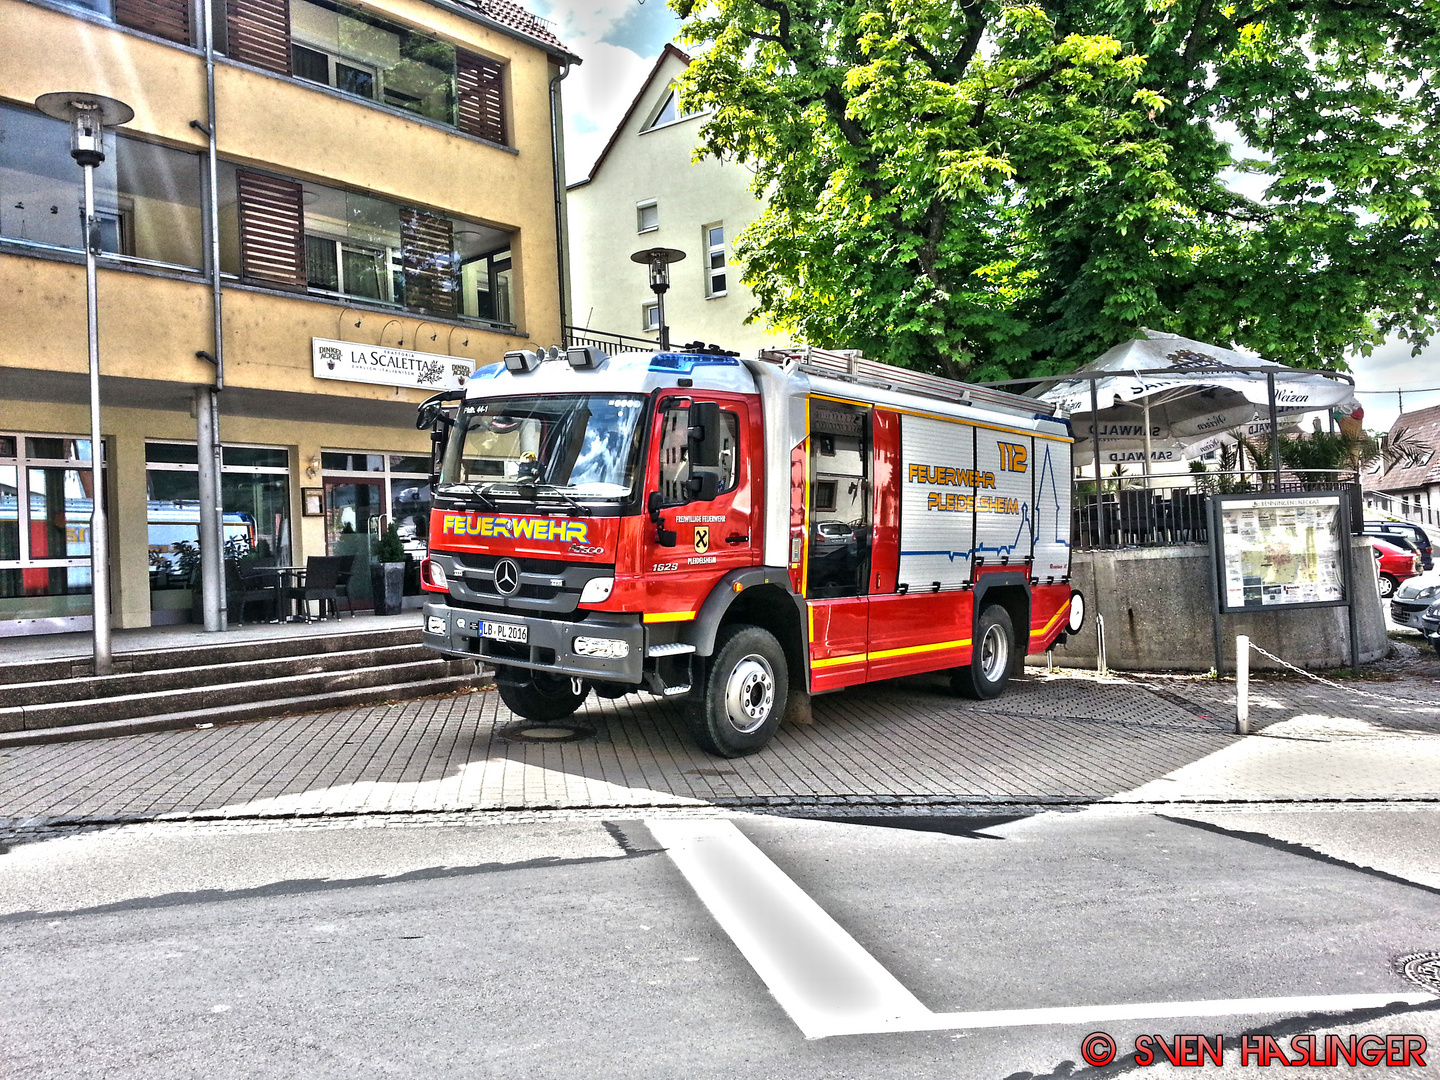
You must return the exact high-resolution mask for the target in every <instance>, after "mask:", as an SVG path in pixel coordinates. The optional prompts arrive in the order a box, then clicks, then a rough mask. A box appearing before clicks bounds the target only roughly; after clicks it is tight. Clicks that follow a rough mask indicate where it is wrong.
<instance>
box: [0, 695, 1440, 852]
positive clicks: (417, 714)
mask: <svg viewBox="0 0 1440 1080" xmlns="http://www.w3.org/2000/svg"><path fill="white" fill-rule="evenodd" d="M1363 688H1364V689H1365V690H1366V691H1367V692H1370V693H1382V694H1383V695H1384V698H1383V699H1376V698H1363V697H1359V696H1356V695H1352V694H1347V693H1344V692H1342V691H1337V690H1334V689H1331V688H1328V687H1324V686H1318V685H1311V684H1301V683H1299V682H1297V681H1294V680H1282V679H1274V680H1261V681H1257V682H1255V683H1254V684H1253V695H1254V696H1253V704H1252V717H1253V723H1254V725H1255V727H1256V728H1257V729H1258V730H1259V734H1258V735H1254V736H1251V737H1249V738H1243V739H1242V738H1238V737H1236V736H1235V735H1234V734H1233V725H1234V721H1233V716H1234V712H1233V700H1234V698H1233V695H1234V687H1233V684H1231V683H1216V682H1214V681H1213V680H1204V679H1193V678H1155V677H1149V678H1137V677H1123V678H1122V677H1117V678H1109V679H1099V678H1096V677H1095V676H1094V675H1093V674H1087V673H1078V672H1075V671H1068V672H1057V673H1045V672H1043V671H1035V670H1033V669H1032V672H1031V674H1029V675H1027V676H1026V677H1025V678H1023V679H1020V680H1018V681H1017V682H1016V683H1015V684H1013V685H1012V686H1011V687H1010V689H1009V690H1007V692H1006V693H1005V695H1004V696H1003V697H1001V698H1000V699H998V700H996V701H992V702H970V701H963V700H960V699H957V698H954V697H952V696H950V695H949V694H948V692H946V691H945V689H944V688H943V686H942V684H940V683H938V682H930V681H927V680H902V681H897V682H890V683H881V684H877V685H873V686H869V687H861V688H856V689H854V690H850V691H846V692H843V693H839V694H832V695H826V696H823V697H819V698H816V699H815V703H814V705H815V708H814V712H815V723H814V724H813V725H809V726H797V727H785V728H782V729H781V731H780V733H779V734H778V736H777V737H776V739H775V740H774V742H773V743H772V744H771V745H770V746H769V747H767V748H766V750H765V751H763V752H761V753H759V754H756V755H754V756H751V757H748V758H741V759H738V760H733V761H727V760H722V759H718V758H712V757H709V756H707V755H705V754H703V753H701V752H699V751H697V750H695V749H694V748H693V746H692V745H691V743H690V740H689V738H688V736H687V734H686V731H685V726H684V721H683V718H682V716H681V713H680V708H679V706H678V705H677V704H676V703H673V702H664V701H660V700H657V699H654V698H650V697H645V696H640V695H634V696H631V697H627V698H624V699H621V700H619V701H605V700H601V699H598V698H596V697H594V696H592V697H591V698H590V699H588V701H587V703H586V705H585V707H584V709H583V710H582V712H581V713H578V714H577V715H576V717H575V718H574V722H576V723H578V724H582V725H583V726H584V727H585V728H587V729H589V730H590V731H592V732H593V734H586V735H585V737H583V738H579V739H576V740H574V741H567V742H557V741H549V742H546V741H538V742H537V741H527V740H526V739H525V738H523V737H522V736H521V732H520V730H519V729H520V728H521V726H522V725H520V724H519V723H518V722H517V720H516V718H515V717H514V716H513V715H512V714H511V713H509V711H508V710H506V709H505V707H504V705H503V704H501V702H500V700H499V696H498V695H497V694H496V693H494V692H493V691H479V692H476V693H472V694H459V695H452V696H448V697H441V698H430V699H424V700H419V701H408V702H403V703H396V704H394V705H379V706H367V707H363V708H357V709H351V710H346V711H342V712H327V713H318V714H314V715H307V716H294V717H286V718H281V719H276V720H268V721H262V722H257V723H248V724H237V725H234V726H224V727H217V728H212V729H203V730H201V729H197V730H185V731H167V732H157V733H153V734H146V735H135V736H129V737H125V738H118V739H104V740H96V741H93V742H79V743H59V744H53V745H46V746H30V747H11V748H7V749H4V750H0V834H3V833H5V832H7V831H10V832H13V831H15V830H17V829H20V830H26V829H31V828H35V827H44V826H48V825H56V824H61V823H85V822H120V821H135V820H164V819H192V820H193V819H196V818H209V819H227V818H229V819H255V818H269V819H279V818H297V817H301V818H303V817H311V816H330V815H345V814H381V813H386V814H395V813H415V812H426V813H438V812H456V811H467V810H545V809H558V810H578V809H587V808H595V809H605V808H641V807H686V806H689V807H703V806H717V807H736V806H752V807H763V806H776V805H780V806H787V805H788V806H797V805H798V806H804V805H814V806H820V807H824V806H832V805H833V806H845V805H859V806H870V807H885V806H887V805H889V806H917V807H919V806H923V807H931V808H938V807H944V806H964V805H967V804H975V803H979V804H993V803H996V802H1029V803H1036V802H1038V803H1045V802H1078V803H1091V802H1098V801H1112V802H1115V801H1118V802H1169V801H1218V802H1226V801H1236V800H1261V801H1264V800H1286V799H1292V800H1293V799H1305V800H1330V799H1366V800H1385V799H1412V800H1413V799H1425V800H1429V799H1440V683H1436V682H1434V681H1433V680H1431V679H1428V678H1418V679H1417V678H1402V679H1401V680H1400V681H1397V682H1375V681H1368V680H1367V681H1366V682H1365V683H1364V684H1363ZM554 733H555V732H553V731H552V734H554Z"/></svg>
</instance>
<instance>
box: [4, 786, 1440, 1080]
mask: <svg viewBox="0 0 1440 1080" xmlns="http://www.w3.org/2000/svg"><path fill="white" fill-rule="evenodd" d="M476 820H477V822H479V823H477V824H474V825H463V826H443V827H442V826H434V825H432V826H418V825H411V826H405V825H403V824H402V823H400V822H399V821H396V820H393V819H392V820H390V821H389V822H388V827H381V825H382V824H384V823H386V822H385V819H378V818H377V819H370V820H368V821H357V822H354V823H352V824H351V825H350V826H349V827H339V826H335V825H331V826H328V827H298V826H289V827H284V826H270V827H239V826H232V827H219V826H195V825H185V826H162V825H150V826H135V827H128V828H121V829H112V830H100V831H94V832H88V833H83V834H75V835H68V836H63V837H57V838H52V839H45V840H40V841H36V842H33V843H26V844H20V845H16V846H14V847H12V848H11V849H10V850H9V851H8V852H6V853H5V854H3V855H0V924H3V925H0V1076H3V1077H7V1078H9V1077H26V1078H31V1077H34V1078H46V1077H57V1078H58V1077H64V1078H66V1080H80V1078H88V1077H107V1078H114V1077H126V1078H130V1077H137V1078H140V1077H143V1078H149V1077H155V1078H165V1080H180V1078H187V1077H205V1078H207V1080H209V1078H224V1077H245V1078H269V1077H276V1078H280V1077H284V1078H287V1080H289V1078H312V1077H314V1078H320V1077H344V1078H347V1080H349V1078H355V1077H382V1076H390V1075H396V1076H405V1077H505V1078H529V1077H536V1078H541V1077H543V1078H551V1077H554V1078H570V1077H586V1078H590V1077H594V1078H597V1080H599V1078H611V1077H614V1078H625V1080H636V1078H649V1077H655V1078H672V1077H674V1078H687V1080H688V1078H691V1077H700V1078H708V1077H715V1078H717V1080H718V1078H727V1080H728V1078H749V1077H756V1078H759V1077H766V1078H769V1077H774V1078H777V1080H778V1078H784V1080H801V1078H810V1077H814V1078H817V1080H818V1078H833V1077H856V1078H877V1080H880V1078H890V1077H893V1078H896V1080H901V1078H904V1080H915V1078H930V1077H935V1078H941V1077H944V1078H955V1077H962V1078H968V1077H978V1078H990V1077H993V1078H995V1080H1006V1078H1009V1080H1020V1078H1024V1077H1031V1076H1047V1077H1048V1076H1056V1077H1060V1076H1069V1075H1071V1074H1072V1073H1074V1074H1085V1075H1118V1074H1121V1073H1126V1074H1131V1073H1136V1074H1139V1075H1150V1074H1152V1073H1157V1072H1159V1071H1161V1070H1159V1069H1146V1068H1139V1067H1136V1066H1135V1065H1134V1064H1133V1062H1127V1059H1126V1057H1125V1053H1124V1052H1125V1051H1128V1050H1129V1049H1130V1048H1131V1046H1132V1045H1133V1040H1134V1038H1135V1037H1136V1036H1137V1035H1139V1034H1145V1033H1156V1034H1164V1035H1166V1036H1167V1038H1168V1037H1170V1036H1173V1035H1176V1034H1181V1033H1187V1032H1198V1033H1204V1034H1209V1035H1212V1036H1213V1035H1214V1034H1224V1035H1225V1036H1227V1056H1226V1064H1225V1066H1224V1068H1223V1069H1215V1068H1213V1067H1210V1068H1206V1069H1201V1070H1196V1069H1186V1070H1185V1073H1186V1074H1187V1075H1190V1074H1195V1073H1196V1072H1197V1071H1198V1072H1202V1073H1204V1074H1205V1075H1235V1076H1240V1075H1246V1076H1248V1075H1253V1074H1254V1066H1253V1065H1252V1066H1250V1067H1246V1068H1241V1067H1240V1066H1239V1064H1238V1061H1237V1057H1236V1050H1235V1046H1236V1041H1237V1039H1238V1036H1239V1035H1240V1034H1241V1033H1242V1032H1252V1033H1253V1032H1271V1033H1274V1034H1276V1035H1277V1036H1279V1035H1283V1036H1284V1037H1285V1040H1288V1039H1289V1038H1290V1037H1291V1036H1292V1035H1293V1034H1295V1033H1296V1032H1321V1033H1324V1032H1327V1031H1336V1032H1351V1033H1353V1032H1360V1033H1362V1034H1363V1033H1366V1032H1378V1033H1380V1034H1396V1033H1410V1032H1415V1033H1422V1034H1424V1035H1425V1036H1426V1037H1427V1039H1428V1040H1429V1045H1430V1046H1431V1047H1433V1048H1434V1050H1431V1051H1428V1052H1427V1057H1426V1060H1427V1062H1429V1063H1430V1064H1431V1065H1432V1066H1433V1064H1434V1063H1435V1062H1436V1061H1440V1011H1437V1010H1440V1003H1436V1002H1435V1001H1433V1000H1432V1001H1431V1002H1430V1003H1428V1004H1411V1005H1392V1006H1389V1007H1383V1006H1382V1007H1379V1008H1378V1009H1377V1008H1367V1009H1362V1010H1359V1011H1355V1010H1349V1011H1346V1010H1343V1009H1342V1010H1340V1012H1339V1013H1335V1012H1327V1013H1314V1012H1308V1013H1307V1012H1302V1013H1300V1014H1295V1013H1285V1012H1281V1013H1264V1014H1256V1013H1244V1012H1243V1011H1242V1012H1239V1013H1233V1014H1231V1015H1219V1016H1212V1017H1209V1018H1206V1019H1193V1018H1192V1019H1186V1018H1171V1019H1152V1020H1128V1021H1119V1022H1109V1023H1103V1024H1097V1023H1088V1024H1058V1023H1026V1024H1023V1025H1022V1026H1014V1027H1002V1028H965V1027H957V1028H948V1029H942V1030H933V1031H905V1030H896V1031H886V1032H883V1033H878V1034H855V1035H838V1036H834V1037H828V1038H815V1039H807V1038H806V1037H805V1035H804V1034H803V1033H802V1031H801V1029H800V1027H799V1026H797V1022H796V1019H795V1017H794V1015H792V1012H791V1011H787V1009H788V1006H787V1004H786V1003H785V1001H782V998H783V997H784V994H783V993H781V994H780V996H777V994H776V992H775V991H774V987H773V986H771V985H767V982H766V981H765V980H764V979H762V977H761V975H760V974H759V970H760V969H759V968H757V966H756V964H755V963H754V962H752V960H753V958H752V959H750V960H747V955H748V954H743V953H742V951H741V949H740V948H739V947H737V939H735V938H732V936H731V935H730V934H728V933H727V932H726V931H725V930H722V928H721V923H720V922H717V916H716V914H715V913H714V912H715V911H716V910H718V909H717V908H716V907H714V906H713V905H714V900H713V898H710V899H708V900H707V899H704V898H702V896H701V895H700V894H699V893H697V891H696V889H697V888H698V887H699V886H695V885H692V883H691V881H690V880H687V877H686V876H683V875H682V873H681V868H680V866H679V865H677V862H676V861H675V858H674V857H672V855H671V854H670V853H667V852H666V851H665V850H664V849H663V848H662V847H661V845H660V843H659V842H658V841H657V840H656V839H655V837H656V836H657V835H665V830H666V829H667V828H672V827H673V826H672V825H671V824H669V823H674V822H679V823H681V825H682V826H683V825H684V823H686V822H691V823H693V822H696V821H697V820H701V819H699V818H698V817H697V816H695V815H691V816H686V815H678V816H671V817H668V818H666V819H664V823H662V826H657V827H656V830H655V831H654V832H652V831H651V830H650V829H649V828H647V827H646V826H645V825H644V824H643V823H642V822H640V821H636V820H632V821H623V822H604V821H600V820H598V819H575V820H557V821H532V822H528V823H520V822H514V821H508V822H507V821H503V820H495V819H493V818H481V817H479V816H478V815H477V817H476ZM729 820H730V821H733V822H734V824H735V825H736V826H738V828H739V830H740V834H741V838H740V842H741V843H745V842H746V838H748V841H749V842H753V845H754V847H755V848H756V849H758V852H759V853H760V855H761V856H763V859H764V860H768V863H773V867H774V868H775V870H776V872H777V874H779V875H783V876H784V877H786V878H788V879H789V881H790V882H793V884H794V885H795V886H798V888H799V889H800V890H803V893H804V894H807V895H808V897H809V899H810V900H812V901H814V903H816V904H818V905H819V907H820V908H823V909H824V911H825V912H828V914H829V915H830V916H831V917H833V919H834V921H835V922H836V923H838V925H839V928H841V931H842V933H848V935H849V936H850V937H851V938H853V942H854V943H857V944H858V946H859V948H860V949H862V950H863V951H864V952H866V953H868V954H869V956H870V957H873V959H874V961H876V962H878V965H879V966H881V967H883V969H885V971H888V973H889V974H890V975H891V976H893V978H894V979H895V980H898V983H899V984H903V987H904V988H905V989H906V990H908V991H909V992H910V993H912V994H913V995H914V996H915V998H918V999H919V1001H920V1002H922V1003H923V1005H924V1006H925V1007H926V1008H927V1009H929V1010H933V1011H934V1012H935V1013H942V1014H945V1013H968V1012H973V1011H975V1010H1020V1011H1022V1012H1025V1013H1026V1014H1027V1015H1028V1010H1034V1009H1041V1008H1054V1007H1067V1006H1069V1007H1073V1006H1093V1005H1112V1004H1123V1003H1134V1002H1142V1003H1166V1002H1176V1001H1185V1002H1189V1001H1195V1000H1202V999H1203V1000H1221V1001H1225V1000H1229V999H1242V998H1256V997H1265V998H1272V997H1295V996H1308V995H1381V996H1382V998H1383V1000H1387V1001H1388V1000H1392V997H1391V995H1393V999H1399V998H1400V997H1401V996H1402V995H1405V994H1412V995H1413V994H1414V993H1415V992H1416V990H1417V987H1416V986H1415V985H1414V984H1412V983H1409V982H1406V981H1405V980H1404V979H1402V978H1401V977H1399V976H1398V975H1397V974H1396V972H1395V971H1394V970H1393V964H1394V961H1395V958H1396V957H1399V956H1403V955H1406V954H1413V953H1417V952H1424V951H1435V950H1440V841H1437V839H1436V837H1437V836H1440V829H1437V825H1440V821H1437V811H1436V810H1435V809H1433V808H1427V806H1426V805H1423V804H1422V805H1417V806H1415V807H1413V808H1409V809H1404V808H1401V807H1393V808H1388V809H1361V808H1353V809H1345V808H1314V807H1311V808H1298V807H1293V806H1292V807H1289V808H1283V809H1282V808H1275V809H1268V810H1267V809H1262V808H1258V807H1252V808H1248V809H1246V810H1245V812H1243V813H1242V812H1238V810H1225V809H1218V808H1211V809H1203V810H1201V809H1195V810H1190V809H1187V810H1185V811H1183V812H1181V811H1173V810H1167V811H1166V812H1165V813H1163V814H1156V813H1153V812H1149V811H1144V810H1138V809H1135V808H1125V807H1097V808H1092V809H1089V810H1084V811H1078V812H1066V813H1054V812H1046V813H1038V814H1026V813H1024V812H1023V811H1019V810H1016V811H1013V812H1011V813H1010V814H1008V815H1007V816H1005V817H982V816H969V817H940V818H936V817H927V818H904V817H886V818H883V819H882V818H872V819H851V820H847V821H825V820H804V819H796V818H785V817H778V816H756V815H744V816H736V817H733V818H731V819H729ZM711 823H712V824H716V825H718V826H719V827H728V826H724V823H723V821H721V822H718V823H717V822H715V821H714V819H711ZM768 863H767V865H768ZM707 905H711V906H707ZM777 917H778V916H777ZM812 961H813V962H815V963H820V964H822V966H823V963H824V958H823V957H822V958H819V959H814V958H812ZM787 1000H788V999H787ZM1097 1029H1101V1030H1105V1031H1108V1032H1109V1033H1110V1034H1111V1035H1112V1036H1113V1037H1114V1038H1115V1039H1116V1041H1117V1043H1118V1045H1119V1046H1120V1047H1121V1048H1122V1057H1121V1060H1119V1061H1117V1062H1116V1063H1115V1064H1114V1065H1111V1066H1109V1067H1108V1068H1105V1069H1101V1070H1093V1069H1087V1068H1086V1067H1085V1065H1084V1063H1083V1061H1082V1060H1081V1055H1080V1044H1081V1040H1082V1039H1083V1038H1084V1037H1085V1035H1086V1034H1087V1033H1088V1032H1090V1031H1092V1030H1097ZM1285 1040H1282V1041H1285ZM1345 1071H1353V1070H1344V1069H1339V1070H1337V1069H1315V1070H1302V1069H1285V1070H1282V1072H1283V1073H1284V1075H1286V1076H1312V1075H1314V1076H1324V1075H1335V1074H1336V1073H1337V1072H1345ZM1359 1071H1360V1072H1362V1073H1365V1074H1366V1075H1384V1076H1386V1077H1391V1076H1406V1075H1415V1076H1419V1075H1425V1074H1426V1073H1427V1072H1430V1070H1426V1069H1401V1068H1387V1067H1383V1066H1382V1067H1380V1068H1372V1069H1360V1070H1359ZM1431 1075H1433V1073H1431Z"/></svg>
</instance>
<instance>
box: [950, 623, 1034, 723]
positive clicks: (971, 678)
mask: <svg viewBox="0 0 1440 1080" xmlns="http://www.w3.org/2000/svg"><path fill="white" fill-rule="evenodd" d="M1024 656H1025V654H1024V653H1023V652H1021V651H1020V649H1019V647H1018V646H1017V644H1016V642H1015V624H1014V622H1013V621H1012V620H1011V618H1010V613H1009V612H1008V611H1006V610H1005V609H1004V608H1003V607H1001V606H1000V605H999V604H991V605H990V606H989V607H987V608H986V609H985V610H984V611H982V612H981V613H980V618H979V620H978V621H977V622H976V623H975V638H974V642H973V644H972V649H971V657H970V666H969V667H963V668H956V669H955V670H954V671H953V672H952V673H951V675H950V689H952V690H953V691H955V693H957V694H959V695H960V696H961V697H967V698H973V699H974V700H976V701H988V700H990V699H991V698H997V697H999V696H1000V695H1001V694H1002V693H1003V692H1004V690H1005V686H1006V684H1007V683H1009V681H1010V674H1011V672H1013V671H1014V670H1015V668H1016V665H1017V664H1020V663H1023V662H1024Z"/></svg>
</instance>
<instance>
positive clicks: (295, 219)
mask: <svg viewBox="0 0 1440 1080" xmlns="http://www.w3.org/2000/svg"><path fill="white" fill-rule="evenodd" d="M235 183H236V188H237V194H238V196H239V199H238V201H239V205H240V276H241V277H242V278H243V279H244V280H246V281H249V282H252V283H254V284H256V285H266V286H268V287H270V288H272V289H294V290H296V291H297V292H303V291H304V289H305V208H304V206H305V204H304V198H303V195H304V189H303V188H302V187H301V186H300V185H299V184H297V183H295V182H294V181H291V180H277V179H276V178H275V177H273V176H261V175H259V174H258V173H248V172H237V173H236V174H235Z"/></svg>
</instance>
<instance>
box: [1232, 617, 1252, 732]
mask: <svg viewBox="0 0 1440 1080" xmlns="http://www.w3.org/2000/svg"><path fill="white" fill-rule="evenodd" d="M1235 734H1236V735H1249V734H1250V639H1249V638H1248V637H1246V636H1245V635H1244V634H1241V635H1239V636H1238V637H1236V639H1235Z"/></svg>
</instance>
